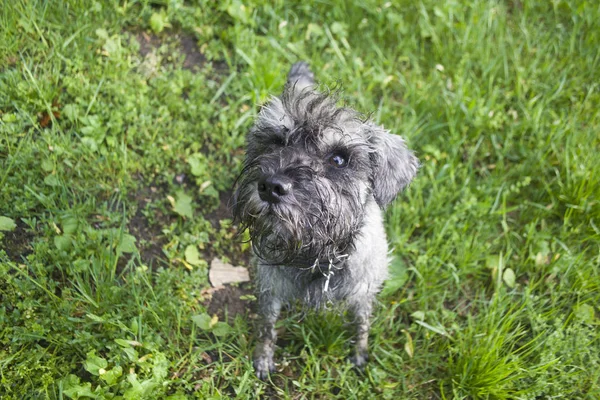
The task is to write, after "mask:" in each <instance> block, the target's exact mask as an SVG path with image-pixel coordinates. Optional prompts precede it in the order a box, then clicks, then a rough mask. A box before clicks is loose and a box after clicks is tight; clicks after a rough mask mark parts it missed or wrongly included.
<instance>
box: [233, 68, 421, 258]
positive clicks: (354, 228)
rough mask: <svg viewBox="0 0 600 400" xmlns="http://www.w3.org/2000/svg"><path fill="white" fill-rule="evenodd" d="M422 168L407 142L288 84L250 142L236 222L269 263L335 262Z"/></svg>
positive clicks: (237, 194) (265, 109) (320, 96)
mask: <svg viewBox="0 0 600 400" xmlns="http://www.w3.org/2000/svg"><path fill="white" fill-rule="evenodd" d="M292 71H293V70H292ZM290 75H291V74H290ZM417 168H418V160H417V158H416V157H415V156H414V155H413V153H412V152H411V151H409V150H408V149H407V148H406V146H405V144H404V141H403V140H402V138H401V137H400V136H396V135H393V134H391V133H389V132H388V131H386V130H385V129H383V128H382V127H380V126H377V125H375V124H373V123H372V122H370V121H368V120H364V119H361V118H360V116H359V114H358V113H356V112H355V111H353V110H350V109H347V108H340V107H338V106H337V105H336V101H335V99H334V98H332V97H330V96H328V95H326V94H322V93H318V92H315V91H314V90H313V89H312V87H311V86H310V85H308V86H305V87H298V85H296V84H295V82H290V81H288V85H287V86H286V88H285V89H284V92H283V94H282V95H281V96H280V97H278V98H274V99H273V100H272V101H271V102H269V103H268V104H267V105H266V106H264V107H263V108H262V110H261V111H260V113H259V115H258V118H257V121H256V123H255V124H254V126H253V127H252V129H251V130H250V132H249V134H248V137H247V151H246V159H245V163H244V168H243V170H242V172H241V174H240V176H239V178H238V181H237V184H236V192H235V196H234V216H235V217H236V220H237V221H239V222H240V223H241V224H242V227H243V228H245V227H247V228H248V229H249V232H250V238H251V240H252V245H253V248H254V251H255V253H256V254H257V256H259V257H260V258H261V259H263V260H264V261H266V262H272V263H282V264H294V263H298V264H300V265H306V264H307V263H313V262H315V261H316V260H330V261H331V260H335V259H336V258H337V257H339V256H341V255H342V254H343V253H345V252H346V250H347V249H348V247H349V246H351V245H352V241H353V239H354V237H355V235H356V233H357V232H358V231H359V230H360V228H361V225H362V223H363V217H364V215H365V207H366V205H367V204H368V203H369V202H371V201H376V202H377V204H378V205H379V206H380V207H385V206H386V205H387V204H389V203H390V202H391V201H392V200H393V199H394V198H395V197H396V195H397V194H398V193H399V192H400V190H401V189H402V188H403V187H405V186H406V185H408V184H409V183H410V181H411V180H412V179H413V177H414V176H415V174H416V172H417Z"/></svg>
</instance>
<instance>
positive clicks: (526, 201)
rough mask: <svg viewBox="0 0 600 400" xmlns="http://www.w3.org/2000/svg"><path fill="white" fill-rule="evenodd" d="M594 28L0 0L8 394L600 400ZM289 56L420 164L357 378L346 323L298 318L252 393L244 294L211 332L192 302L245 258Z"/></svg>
mask: <svg viewBox="0 0 600 400" xmlns="http://www.w3.org/2000/svg"><path fill="white" fill-rule="evenodd" d="M599 21H600V6H598V5H597V4H596V2H593V1H585V0H573V1H561V0H556V1H552V2H547V1H531V2H529V1H528V2H521V1H516V0H514V1H511V0H506V1H479V0H478V1H473V2H457V1H447V2H437V1H429V0H425V1H419V2H415V1H405V0H399V1H396V2H387V3H385V2H376V1H371V0H368V1H360V2H359V1H337V0H330V1H321V2H315V3H312V2H303V3H297V4H296V3H289V2H283V1H276V2H263V1H258V0H256V1H253V2H245V5H242V3H241V2H240V1H238V0H227V1H223V2H211V1H206V0H196V1H190V2H183V1H180V0H173V1H168V2H167V1H143V0H142V1H127V2H113V1H94V2H88V1H76V0H73V1H66V2H54V1H52V2H50V1H18V0H17V1H12V2H8V1H7V2H4V3H3V5H2V7H0V26H1V27H2V29H0V188H1V189H0V397H1V398H3V399H25V398H50V399H68V398H73V399H76V398H115V399H116V398H124V399H140V398H148V399H152V398H156V399H163V398H168V399H182V398H221V397H236V398H255V397H259V396H264V397H280V398H342V399H350V398H357V399H365V398H390V399H391V398H393V399H397V398H407V399H409V398H434V399H439V398H442V399H450V398H457V399H512V398H518V399H534V398H535V399H550V398H564V399H594V398H598V397H600V329H599V326H600V318H599V317H600V308H599V305H600V269H599V265H600V255H599V254H600V251H599V250H600V229H599V228H598V226H600V203H599V202H600V196H599V195H600V189H599V188H600V156H599V154H600V152H599V151H600V136H599V135H598V132H600V111H599V110H600V90H599V86H598V83H597V82H600V72H599V71H600V53H599V52H598V48H600V23H599ZM297 60H307V61H309V62H310V63H311V64H312V66H313V68H314V70H315V71H316V73H317V76H318V78H319V79H320V81H321V82H322V83H323V84H325V85H326V86H335V85H337V84H338V83H341V84H342V87H343V89H344V95H343V97H344V101H345V102H347V103H348V104H350V105H352V106H354V107H356V108H358V109H360V110H362V111H364V112H372V113H373V118H374V119H375V120H376V121H378V122H380V123H383V124H384V125H385V126H386V127H387V128H389V129H391V130H392V131H393V132H396V133H398V134H402V135H403V136H404V137H405V138H407V140H408V142H409V143H410V146H411V147H412V148H414V149H415V150H416V151H417V153H418V155H419V157H420V159H421V160H422V163H423V167H422V169H421V171H420V174H419V176H418V178H417V179H416V181H415V182H414V183H413V184H412V185H411V187H410V188H409V189H408V190H407V191H406V192H405V193H404V194H403V195H402V196H401V197H400V198H399V199H398V200H397V201H396V202H395V203H394V205H393V206H391V207H390V208H389V209H388V211H387V230H388V234H389V240H390V242H391V244H392V245H393V246H394V249H395V250H394V257H395V260H394V262H393V264H392V267H391V268H392V273H393V274H392V278H391V279H390V281H389V283H388V285H387V286H386V289H385V290H384V293H383V294H382V295H381V296H380V306H379V307H378V311H377V315H376V318H375V320H374V325H373V330H372V335H371V338H372V343H371V351H372V361H371V363H370V364H369V366H368V368H367V370H366V372H365V374H364V375H361V374H357V373H355V372H354V371H353V370H352V369H351V367H350V365H349V364H347V363H346V361H345V359H346V357H347V355H348V354H349V351H350V349H349V346H348V345H347V343H348V341H349V339H350V337H349V336H348V334H347V333H346V331H345V328H344V326H343V324H342V321H341V319H340V318H338V316H337V315H333V314H331V315H325V316H320V317H319V316H315V315H307V316H303V315H299V314H296V313H295V312H294V311H293V310H292V311H290V312H288V313H287V314H286V318H285V319H284V320H283V321H282V322H281V323H280V328H281V330H282V334H281V340H280V342H279V348H278V352H277V356H278V359H279V361H280V363H279V365H278V373H277V374H276V375H274V376H273V377H272V382H260V381H258V380H257V379H256V378H255V377H254V374H253V370H252V366H251V361H250V359H249V354H250V353H251V351H252V348H253V346H254V338H253V335H252V324H253V321H252V318H253V314H252V311H251V310H252V304H253V300H252V297H251V296H242V295H244V294H247V293H248V290H247V288H246V287H241V288H237V289H236V288H234V289H231V292H230V293H232V294H231V298H230V302H229V303H230V304H229V306H230V307H233V306H234V305H236V304H237V307H238V309H239V308H240V307H241V310H242V311H245V310H246V309H247V310H249V311H247V312H232V309H231V308H230V309H229V314H228V315H227V316H226V315H224V314H223V313H222V312H219V313H218V314H219V320H218V322H217V323H215V320H213V319H212V314H213V313H215V312H216V311H215V310H219V307H218V306H219V304H220V303H218V302H217V303H215V301H216V300H218V299H219V297H218V295H215V297H216V299H215V298H213V300H212V302H211V300H210V295H209V294H207V292H206V290H204V289H206V288H207V287H209V284H208V280H207V267H208V263H209V262H210V260H211V259H212V257H214V256H218V257H221V258H223V259H225V260H229V261H232V262H234V263H236V264H245V263H246V262H247V256H248V248H247V245H246V244H244V243H241V241H240V240H239V238H237V237H236V236H235V233H236V231H235V227H233V226H232V225H231V221H230V220H229V214H228V213H227V212H226V208H225V206H224V203H225V202H226V200H227V198H228V195H229V190H230V187H231V185H232V182H233V180H234V178H235V175H236V171H238V170H239V167H240V163H241V158H242V154H243V146H244V134H245V132H246V130H247V128H248V127H249V125H250V124H251V122H252V118H253V116H254V115H255V114H256V110H257V107H258V106H259V105H260V104H261V103H262V102H264V101H265V100H266V99H268V96H269V95H271V94H276V93H278V91H279V90H280V89H281V87H282V85H283V83H284V79H285V73H286V72H287V70H288V68H289V66H290V64H291V63H292V62H294V61H297ZM2 217H4V218H2ZM240 296H242V299H241V300H240V299H239V297H240ZM222 300H223V299H222V298H221V300H220V301H222ZM215 307H216V308H215Z"/></svg>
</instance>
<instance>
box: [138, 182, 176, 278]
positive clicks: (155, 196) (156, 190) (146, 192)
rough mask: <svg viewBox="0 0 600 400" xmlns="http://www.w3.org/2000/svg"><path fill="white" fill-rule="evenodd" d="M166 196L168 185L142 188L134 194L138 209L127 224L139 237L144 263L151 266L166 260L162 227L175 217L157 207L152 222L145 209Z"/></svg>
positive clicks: (139, 247) (139, 246) (141, 256)
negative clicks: (163, 249) (145, 213)
mask: <svg viewBox="0 0 600 400" xmlns="http://www.w3.org/2000/svg"><path fill="white" fill-rule="evenodd" d="M166 196H167V194H166V186H164V185H150V186H144V187H142V188H140V189H139V190H138V191H137V192H136V193H135V194H134V200H135V202H136V203H137V211H136V213H135V214H134V215H133V217H132V218H131V219H130V220H129V223H128V225H127V228H128V230H129V232H130V233H131V234H132V235H133V236H135V238H136V239H137V245H138V249H139V252H140V258H141V259H142V261H143V262H144V264H146V265H148V266H150V267H157V266H158V265H159V264H160V263H161V261H163V260H164V254H163V251H162V247H163V245H165V244H166V242H167V241H166V239H165V238H164V236H163V234H162V227H163V226H166V225H169V224H170V223H171V221H172V219H173V217H172V216H171V215H166V214H164V213H163V212H162V211H160V210H159V209H155V210H153V219H154V220H155V221H154V223H151V222H150V221H149V220H148V217H146V216H145V215H144V212H143V210H144V209H145V208H146V206H147V205H148V204H150V203H155V202H157V201H163V200H164V199H165V198H166Z"/></svg>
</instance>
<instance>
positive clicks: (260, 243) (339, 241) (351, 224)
mask: <svg viewBox="0 0 600 400" xmlns="http://www.w3.org/2000/svg"><path fill="white" fill-rule="evenodd" d="M305 185H306V183H305ZM309 185H310V186H311V187H310V188H308V190H306V191H298V190H296V191H294V194H293V195H292V196H289V197H288V196H286V199H285V200H283V201H281V202H280V203H277V204H269V203H266V202H263V201H261V200H260V198H259V197H258V195H257V193H256V190H255V186H256V185H255V183H254V182H247V184H246V185H244V186H242V187H241V189H240V190H239V191H238V198H237V199H236V204H235V205H234V213H235V215H236V217H237V219H238V221H239V222H240V223H241V225H242V226H241V228H242V230H244V229H245V228H248V232H249V234H250V240H251V242H252V247H253V250H254V252H255V254H256V255H257V256H258V257H259V258H261V260H262V261H263V262H266V263H269V264H279V265H282V264H284V265H290V266H296V267H299V268H306V267H310V266H311V265H315V263H323V262H336V260H340V259H342V258H343V257H344V255H345V254H347V253H348V251H349V250H350V248H351V246H352V243H353V240H354V237H355V235H356V233H357V232H358V231H359V228H360V225H361V223H362V216H363V213H364V210H363V207H362V205H361V204H360V203H358V202H356V201H358V199H356V201H350V200H355V199H354V198H352V197H351V198H350V200H348V199H345V198H343V197H342V195H340V194H337V195H336V194H335V193H334V192H332V190H330V189H324V188H323V187H324V186H323V185H318V184H316V183H314V182H313V183H312V184H309ZM325 187H326V186H325ZM317 188H321V189H317ZM305 189H307V188H305Z"/></svg>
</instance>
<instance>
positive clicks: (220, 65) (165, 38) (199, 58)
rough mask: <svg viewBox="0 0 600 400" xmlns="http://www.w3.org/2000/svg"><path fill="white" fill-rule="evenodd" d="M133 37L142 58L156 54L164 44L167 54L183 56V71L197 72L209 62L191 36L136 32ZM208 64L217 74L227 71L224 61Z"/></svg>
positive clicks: (185, 34)
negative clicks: (174, 53)
mask: <svg viewBox="0 0 600 400" xmlns="http://www.w3.org/2000/svg"><path fill="white" fill-rule="evenodd" d="M134 36H135V38H136V40H137V41H138V43H139V45H140V55H141V56H142V57H144V58H146V57H147V56H149V55H151V53H153V52H156V51H157V50H158V49H159V48H160V47H161V46H162V45H163V44H164V45H167V46H168V48H169V50H167V51H168V52H177V53H179V54H181V55H183V57H184V59H183V65H182V67H183V68H184V69H187V70H190V71H192V72H198V71H200V70H201V69H202V68H204V66H205V64H206V63H207V62H209V61H208V59H207V58H206V56H205V55H204V54H203V53H202V52H201V51H200V48H199V47H198V41H197V40H196V38H195V37H194V36H193V35H191V34H187V33H171V34H168V35H161V36H159V35H155V34H152V33H147V32H138V33H134ZM210 63H211V65H212V68H213V70H214V71H215V72H216V73H217V74H221V73H225V72H227V70H228V67H227V63H225V62H224V61H210Z"/></svg>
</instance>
